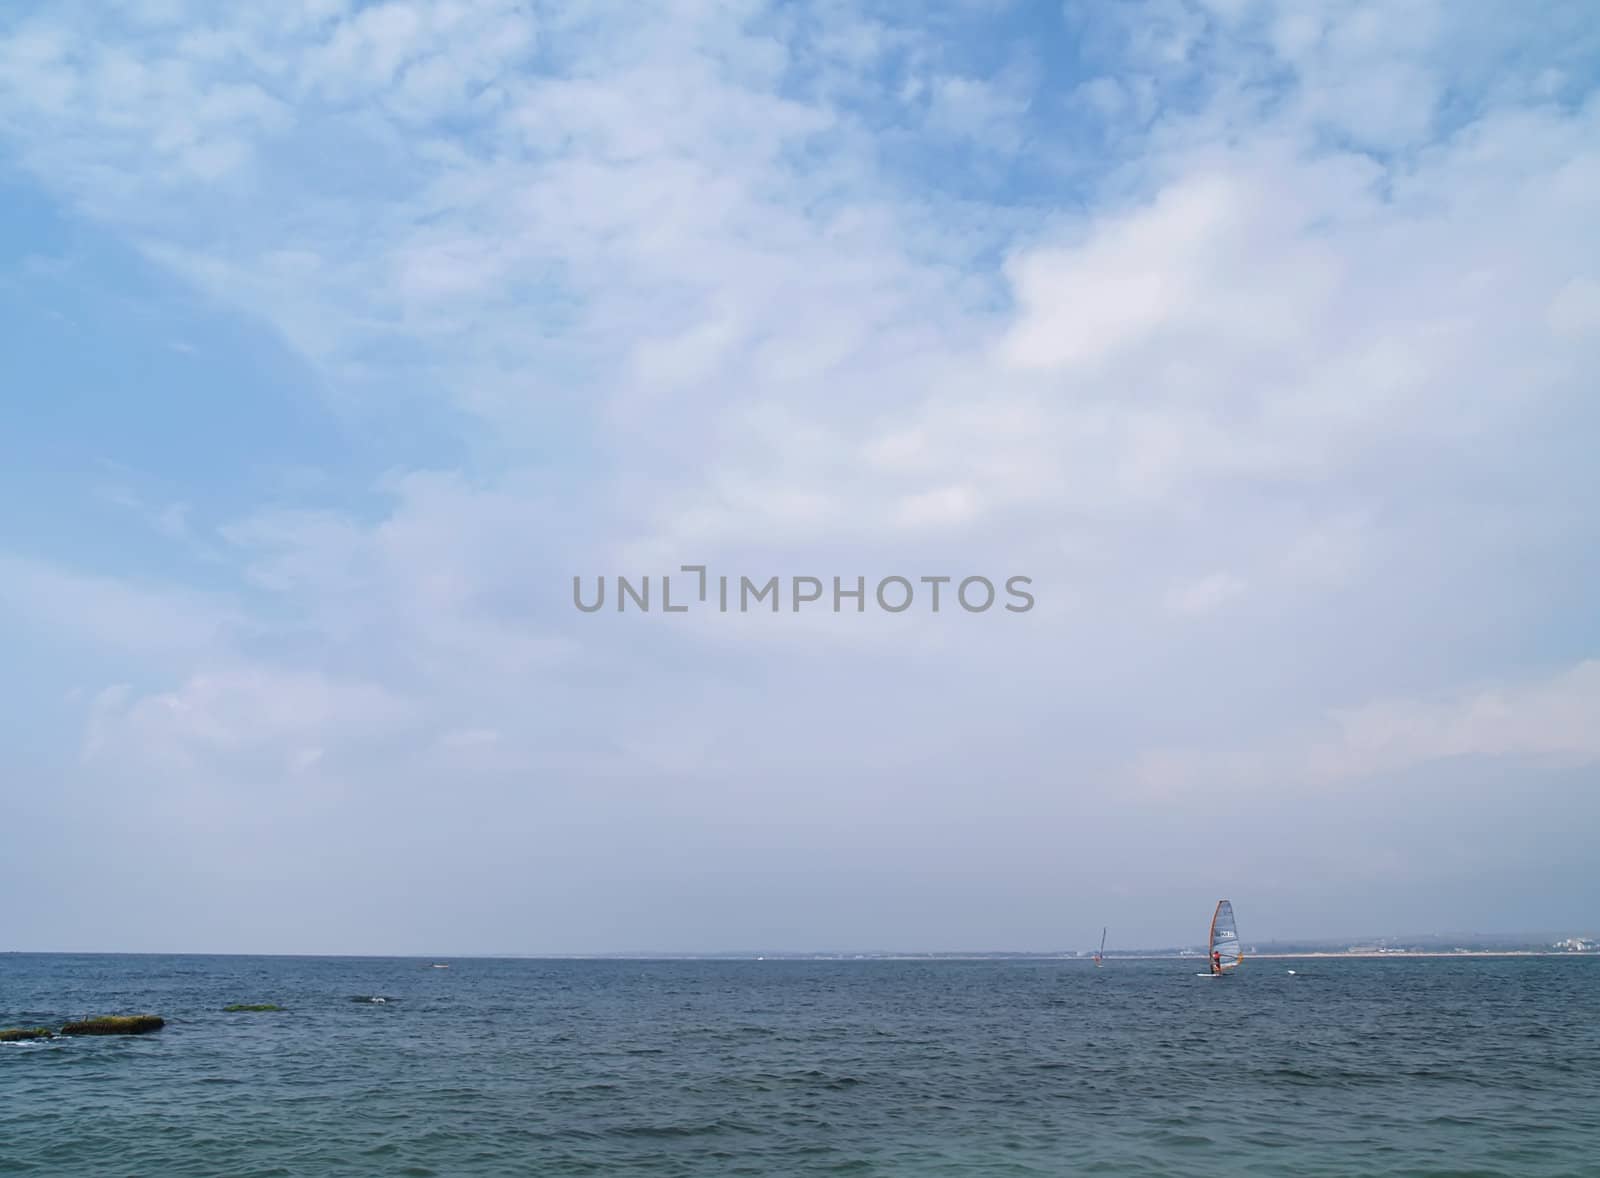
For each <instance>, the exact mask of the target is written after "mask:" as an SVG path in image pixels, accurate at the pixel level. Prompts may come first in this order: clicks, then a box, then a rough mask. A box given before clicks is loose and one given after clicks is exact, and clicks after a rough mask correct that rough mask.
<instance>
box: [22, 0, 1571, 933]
mask: <svg viewBox="0 0 1600 1178" xmlns="http://www.w3.org/2000/svg"><path fill="white" fill-rule="evenodd" d="M909 12H910V10H909V9H906V8H905V7H904V6H899V5H860V4H855V5H849V4H834V3H818V4H804V5H801V4H787V3H778V4H768V3H760V2H757V0H741V2H712V0H680V2H677V3H671V4H664V5H657V6H651V7H650V8H649V9H648V11H646V10H642V9H641V8H640V7H639V6H637V5H621V4H614V5H613V4H600V5H594V6H584V7H583V8H581V9H578V8H574V7H571V6H543V5H539V4H523V3H510V2H505V3H501V2H498V0H495V2H487V0H486V2H484V3H446V2H444V0H440V2H438V3H422V2H416V3H411V2H406V0H395V2H392V3H382V4H355V3H345V2H341V0H303V2H300V3H285V4H281V5H272V6H267V7H264V8H259V9H254V10H241V11H238V12H228V13H224V12H220V11H218V10H216V9H215V8H214V7H213V6H209V5H201V4H187V3H183V2H181V0H171V2H164V3H142V4H129V5H126V6H117V7H115V8H113V9H109V10H108V9H107V7H106V6H104V5H91V4H73V3H63V4H51V5H42V4H41V5H32V4H22V5H12V6H8V8H7V9H6V11H5V13H4V15H3V16H0V210H3V214H4V215H3V217H0V312H3V314H0V355H3V357H4V359H3V361H0V447H3V451H0V452H3V456H4V461H3V462H0V605H3V607H4V608H3V609H0V652H3V657H4V660H5V665H6V668H7V672H8V673H7V674H6V675H5V676H4V677H3V678H0V717H3V721H0V723H3V728H0V732H3V733H4V735H5V742H6V747H7V749H8V756H7V758H6V761H5V767H4V770H3V776H0V804H3V809H4V810H5V812H6V813H7V814H8V816H9V817H10V818H11V820H12V822H13V823H15V824H16V825H17V828H18V829H20V830H22V831H25V832H26V833H25V834H24V835H23V836H22V837H19V838H17V839H15V840H12V841H10V842H9V843H8V847H9V850H8V853H7V855H6V856H4V857H3V858H0V894H4V895H7V896H10V897H13V898H14V902H12V903H9V904H8V905H7V909H8V921H7V932H6V942H7V944H6V945H5V947H10V948H24V949H106V950H111V949H128V950H142V949H172V950H217V951H303V952H417V953H441V952H471V951H479V952H497V951H518V952H541V951H544V952H584V951H602V950H629V949H649V950H675V949H676V950H712V949H738V948H760V947H781V948H793V949H808V948H846V949H848V948H891V949H892V948H928V949H949V948H993V947H1015V948H1028V949H1044V948H1055V947H1069V948H1070V947H1085V946H1089V945H1092V943H1093V942H1094V940H1095V938H1096V937H1097V935H1098V932H1097V930H1098V927H1099V926H1100V925H1102V924H1106V923H1109V924H1111V925H1112V926H1113V928H1114V929H1116V930H1117V931H1118V934H1119V939H1121V940H1122V941H1123V943H1125V944H1129V943H1144V944H1155V943H1172V942H1175V941H1180V940H1184V939H1192V937H1194V936H1198V931H1197V930H1199V929H1200V928H1201V927H1202V926H1203V923H1204V921H1205V919H1206V917H1207V915H1208V913H1209V911H1210V905H1211V904H1212V902H1214V900H1215V898H1216V897H1217V896H1219V895H1229V896H1231V897H1232V898H1233V899H1234V901H1235V903H1236V906H1237V908H1238V911H1239V916H1240V920H1241V923H1242V927H1243V928H1244V930H1245V931H1246V933H1247V937H1256V936H1261V937H1265V936H1272V935H1281V936H1298V935H1330V936H1337V935H1346V934H1348V935H1365V934H1381V933H1399V932H1406V931H1426V930H1432V929H1438V930H1445V929H1450V930H1474V929H1476V930H1499V929H1550V930H1552V931H1563V932H1581V931H1589V932H1593V931H1595V929H1596V922H1597V921H1600V915H1597V906H1600V891H1597V888H1596V884H1595V882H1594V878H1593V873H1592V871H1591V870H1590V869H1589V865H1590V864H1592V862H1593V860H1594V855H1595V847H1594V839H1595V838H1596V837H1597V836H1600V798H1597V792H1596V786H1597V782H1600V622H1597V620H1596V619H1597V613H1596V611H1595V609H1594V600H1595V595H1596V592H1595V591H1596V587H1597V584H1600V543H1597V541H1600V535H1597V531H1600V527H1597V525H1596V523H1595V512H1594V510H1593V504H1594V503H1595V502H1596V501H1597V492H1600V485H1597V484H1600V476H1597V475H1596V473H1595V463H1594V462H1593V455H1592V450H1593V439H1594V438H1595V437H1596V436H1597V434H1596V431H1597V427H1600V409H1597V407H1596V403H1595V396H1594V378H1593V373H1594V371H1595V370H1596V364H1597V361H1600V346H1597V341H1600V231H1597V229H1596V227H1595V218H1594V215H1593V210H1594V208H1595V207H1596V204H1597V201H1600V98H1597V94H1596V81H1597V78H1600V22H1597V21H1596V20H1595V19H1594V16H1593V12H1592V10H1591V9H1590V7H1589V6H1588V5H1586V4H1582V3H1572V4H1560V3H1541V4H1534V5H1526V6H1510V5H1498V6H1487V5H1485V6H1471V7H1468V8H1463V7H1459V6H1456V7H1447V6H1445V5H1443V4H1434V3H1426V2H1422V0H1419V2H1417V3H1414V4H1407V5H1401V6H1396V5H1380V4H1361V3H1332V2H1329V3H1301V4H1277V3H1266V2H1255V0H1173V2H1161V0H1151V2H1149V3H1129V4H1119V5H1115V6H1104V5H1077V4H1069V5H1065V6H1063V5H1061V4H1023V3H1007V2H1005V0H961V2H954V0H952V2H950V3H946V4H941V5H932V6H928V7H927V8H926V9H925V10H924V11H922V12H920V13H918V14H916V15H915V16H911V15H908V14H909ZM685 563H704V564H707V565H709V566H710V567H711V568H712V570H713V572H714V573H716V572H722V573H727V574H731V575H734V576H737V575H739V574H747V575H750V576H752V577H758V578H760V579H765V578H766V577H767V576H771V575H777V576H780V577H784V578H789V577H794V576H817V577H821V578H825V579H826V578H831V577H833V576H843V577H846V578H853V577H854V576H856V575H864V576H867V577H869V578H870V579H873V580H876V579H877V578H879V577H883V576H888V575H902V576H907V577H910V578H913V579H915V578H917V577H920V576H931V575H954V576H956V577H961V576H966V575H971V574H981V575H987V576H990V577H991V578H994V579H995V580H997V581H999V580H1003V579H1004V578H1005V577H1008V576H1011V575H1014V574H1022V575H1027V576H1030V577H1031V578H1032V579H1033V584H1034V592H1035V596H1036V599H1037V603H1038V604H1037V606H1036V608H1035V609H1033V610H1032V611H1030V612H1028V613H1026V614H1004V613H1001V612H999V611H995V612H991V613H986V614H981V615H980V614H974V615H968V614H964V613H961V612H959V611H957V612H942V613H940V614H938V615H937V616H935V615H933V614H931V613H929V612H926V611H924V610H922V609H920V608H919V609H913V610H911V611H908V612H907V613H905V614H901V615H888V614H885V613H883V612H881V611H869V612H867V613H866V614H863V615H859V616H857V615H853V614H843V615H838V616H835V615H833V614H831V613H826V612H815V613H802V614H798V615H797V614H794V613H791V612H789V611H787V610H786V611H784V612H782V613H780V614H779V615H777V616H772V615H754V614H752V615H747V616H739V615H736V614H735V615H727V616H720V615H716V614H714V613H706V612H696V613H692V614H690V615H686V616H683V617H679V616H663V615H661V614H659V613H655V614H650V615H643V616H635V615H621V616H619V615H616V614H615V613H611V612H606V613H602V614H597V615H593V616H590V615H586V614H581V613H579V612H578V611H576V610H575V609H573V608H572V605H571V597H570V591H571V579H572V577H573V576H574V575H582V576H585V577H590V578H592V577H594V576H597V575H600V574H608V575H613V576H614V575H616V574H619V573H621V574H627V575H631V576H635V577H637V576H642V575H644V574H653V575H656V576H659V575H660V574H662V573H668V572H672V571H674V570H676V569H677V568H678V567H679V566H680V565H682V564H685ZM675 588H676V585H675Z"/></svg>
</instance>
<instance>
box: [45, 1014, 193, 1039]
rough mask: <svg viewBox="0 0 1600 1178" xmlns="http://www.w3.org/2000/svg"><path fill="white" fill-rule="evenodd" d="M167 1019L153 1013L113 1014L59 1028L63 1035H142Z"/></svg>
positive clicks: (164, 1022)
mask: <svg viewBox="0 0 1600 1178" xmlns="http://www.w3.org/2000/svg"><path fill="white" fill-rule="evenodd" d="M166 1025H167V1021H166V1019H164V1018H161V1017H160V1016H158V1015H154V1014H113V1015H107V1016H105V1017H103V1018H86V1019H84V1020H83V1021H82V1022H76V1023H68V1024H67V1025H66V1026H64V1027H62V1028H61V1033H62V1034H63V1035H143V1034H145V1033H146V1032H148V1031H159V1030H160V1029H161V1028H162V1027H164V1026H166Z"/></svg>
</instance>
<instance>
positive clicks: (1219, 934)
mask: <svg viewBox="0 0 1600 1178" xmlns="http://www.w3.org/2000/svg"><path fill="white" fill-rule="evenodd" d="M1206 954H1207V957H1208V958H1209V959H1210V961H1211V965H1212V968H1213V969H1220V970H1221V971H1222V972H1223V973H1227V972H1228V971H1229V970H1230V969H1237V968H1239V959H1240V958H1241V957H1243V956H1244V955H1243V954H1242V953H1240V952H1239V926H1238V925H1236V924H1235V923H1234V921H1233V902H1232V901H1231V900H1218V901H1217V910H1216V911H1215V912H1213V913H1212V914H1211V936H1210V938H1209V941H1208V944H1207V945H1206Z"/></svg>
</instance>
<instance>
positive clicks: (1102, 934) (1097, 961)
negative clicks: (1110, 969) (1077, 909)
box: [1094, 927, 1106, 965]
mask: <svg viewBox="0 0 1600 1178" xmlns="http://www.w3.org/2000/svg"><path fill="white" fill-rule="evenodd" d="M1105 959H1106V930H1105V928H1104V927H1102V928H1101V929H1100V951H1099V952H1098V953H1096V954H1095V955H1094V963H1095V964H1096V965H1099V964H1100V963H1101V962H1102V961H1104V960H1105Z"/></svg>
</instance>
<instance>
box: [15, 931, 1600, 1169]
mask: <svg viewBox="0 0 1600 1178" xmlns="http://www.w3.org/2000/svg"><path fill="white" fill-rule="evenodd" d="M450 965H451V968H449V969H433V968H430V963H428V962H426V961H418V960H410V959H402V960H389V959H377V958H290V957H259V958H251V957H158V956H126V957H125V956H56V955H30V954H6V955H0V1027H7V1026H31V1025H37V1024H52V1023H54V1024H57V1025H59V1024H60V1023H61V1022H62V1021H64V1020H67V1019H69V1018H74V1017H78V1016H83V1015H90V1014H110V1013H142V1012H149V1013H155V1014H160V1015H163V1016H165V1018H166V1019H167V1026H166V1028H165V1029H164V1030H162V1031H159V1032H156V1033H154V1034H151V1035H145V1036H140V1037H134V1038H93V1039H90V1038H79V1039H57V1040H54V1041H50V1042H43V1043H21V1044H0V1173H5V1174H70V1175H123V1176H126V1175H162V1176H164V1175H190V1174H194V1175H201V1174H203V1175H230V1176H246V1175H255V1176H265V1175H336V1174H337V1175H431V1174H438V1175H539V1176H546V1175H551V1176H554V1175H577V1174H595V1175H635V1174H653V1175H654V1174H659V1175H684V1176H695V1178H699V1176H702V1175H723V1174H750V1175H821V1174H835V1175H844V1174H849V1175H919V1176H921V1175H941V1174H944V1175H955V1174H974V1175H979V1174H981V1175H989V1174H993V1175H1051V1174H1076V1173H1093V1174H1096V1175H1116V1174H1151V1175H1160V1174H1172V1175H1184V1176H1186V1178H1192V1176H1194V1175H1206V1174H1218V1175H1221V1174H1228V1175H1237V1174H1271V1175H1321V1174H1328V1175H1332V1174H1340V1175H1344V1174H1349V1175H1391V1174H1393V1175H1398V1174H1406V1175H1444V1174H1475V1175H1491V1174H1505V1175H1556V1174H1560V1175H1574V1176H1576V1175H1589V1176H1592V1175H1600V959H1596V958H1474V959H1409V960H1402V959H1387V960H1383V959H1379V960H1347V959H1339V960H1301V961H1278V960H1267V959H1256V960H1251V961H1247V962H1246V964H1245V966H1244V968H1243V969H1242V970H1241V971H1240V972H1239V974H1237V975H1236V976H1233V977H1229V978H1225V979H1222V980H1220V981H1214V980H1211V979H1202V978H1197V977H1195V976H1194V972H1195V969H1196V965H1195V963H1194V962H1188V961H1117V960H1111V961H1109V962H1108V963H1107V964H1106V967H1105V968H1104V969H1100V970H1096V969H1094V968H1093V966H1092V965H1090V964H1089V963H1087V962H1079V961H1038V960H1034V961H936V962H901V961H862V962H833V961H771V960H768V961H543V960H482V959H453V960H452V961H451V962H450ZM1290 969H1294V970H1296V971H1297V973H1296V974H1294V975H1291V974H1289V973H1288V972H1287V971H1288V970H1290ZM374 997H383V998H385V999H387V1001H386V1002H382V1003H376V1002H371V1001H367V999H371V998H374ZM234 1002H275V1003H279V1004H281V1005H283V1006H284V1007H285V1008H286V1009H285V1010H284V1011H283V1012H281V1013H265V1014H259V1013H258V1014H228V1013H224V1012H223V1010H222V1007H223V1006H225V1005H227V1004H229V1003H234Z"/></svg>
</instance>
